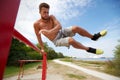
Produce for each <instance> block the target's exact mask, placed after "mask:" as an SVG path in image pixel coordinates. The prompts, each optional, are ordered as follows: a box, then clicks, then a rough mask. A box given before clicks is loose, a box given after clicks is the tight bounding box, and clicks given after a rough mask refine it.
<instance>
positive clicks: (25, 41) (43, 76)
mask: <svg viewBox="0 0 120 80" xmlns="http://www.w3.org/2000/svg"><path fill="white" fill-rule="evenodd" d="M13 36H14V37H15V38H17V39H18V40H21V41H22V42H23V43H25V44H27V45H29V46H30V47H32V48H33V49H34V50H36V51H38V52H41V51H40V49H39V48H38V47H37V46H35V45H34V44H32V43H31V42H30V41H29V40H28V39H26V38H25V37H24V36H23V35H21V34H20V33H19V32H18V31H17V30H15V29H14V33H13ZM41 53H42V55H43V61H42V80H46V71H47V70H46V68H47V58H46V57H47V56H46V55H47V53H46V52H44V53H43V52H41Z"/></svg>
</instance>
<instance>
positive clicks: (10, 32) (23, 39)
mask: <svg viewBox="0 0 120 80" xmlns="http://www.w3.org/2000/svg"><path fill="white" fill-rule="evenodd" d="M28 1H29V0H28ZM31 1H32V0H31ZM46 1H47V0H46ZM83 1H86V0H83ZM89 1H90V0H88V1H86V2H89ZM23 2H24V0H12V1H10V0H1V1H0V36H1V38H0V45H1V46H0V80H120V70H119V69H120V61H119V60H120V44H119V42H120V41H119V38H118V37H117V38H116V39H117V40H118V41H117V42H116V43H117V45H115V46H114V53H113V54H114V57H113V55H112V58H111V59H110V60H109V59H107V58H105V57H101V56H100V57H99V58H100V59H102V58H104V59H106V60H105V61H91V60H89V61H86V60H81V59H82V58H77V57H78V56H80V55H81V54H80V55H79V54H78V55H77V56H75V57H74V56H73V57H71V56H72V53H74V54H77V50H75V49H73V48H70V49H72V51H70V52H71V54H70V52H69V54H68V53H67V52H65V51H67V48H65V47H63V48H64V49H63V48H52V47H51V46H50V44H49V43H48V42H45V43H44V47H45V51H41V46H40V45H39V44H38V43H37V44H35V43H34V41H36V39H35V37H32V36H31V37H29V36H26V35H28V34H30V35H33V34H31V33H30V32H28V33H27V28H25V29H22V28H20V27H19V26H23V25H21V24H19V26H18V24H17V19H18V14H19V10H20V6H21V3H23ZM48 2H49V0H48ZM49 3H51V2H49ZM84 5H85V4H84ZM26 6H27V9H29V10H30V8H31V7H30V6H29V5H28V4H26ZM22 7H23V6H22ZM31 11H32V10H31ZM23 13H24V12H23ZM24 14H25V13H24ZM33 14H34V13H33ZM28 16H30V15H28ZM32 19H34V18H32ZM25 21H26V19H25V18H24V19H23V21H22V23H24V22H25ZM119 21H120V20H119ZM119 21H118V22H116V23H115V25H116V24H117V23H119ZM31 24H33V23H31ZM16 26H18V27H19V28H17V27H16ZM118 26H119V25H118ZM118 26H117V27H116V28H115V29H117V30H115V31H118V30H119V29H118ZM107 28H112V27H107ZM19 29H22V30H23V31H19ZM28 30H29V29H28ZM31 30H32V31H34V30H33V29H31ZM110 30H111V29H110ZM24 32H26V35H25V34H23V33H24ZM109 32H110V31H109ZM118 32H119V31H118ZM118 32H117V33H118ZM112 33H113V32H112ZM34 34H35V33H34ZM34 36H35V35H34ZM108 36H109V34H108ZM112 41H113V40H112ZM108 42H109V40H108ZM93 46H95V45H93ZM104 46H106V45H102V46H100V47H104ZM54 47H55V46H54ZM105 49H106V47H105ZM112 49H113V48H112ZM107 50H108V49H107ZM60 51H61V52H60ZM105 52H106V51H105ZM81 53H85V54H86V52H84V51H83V52H81ZM69 55H71V56H69ZM103 55H104V54H103ZM108 55H109V54H107V56H108ZM84 56H86V55H84ZM90 56H94V57H95V58H96V55H95V54H93V55H90ZM90 58H91V57H90ZM95 58H94V59H95ZM92 59H93V58H92ZM97 59H98V56H97Z"/></svg>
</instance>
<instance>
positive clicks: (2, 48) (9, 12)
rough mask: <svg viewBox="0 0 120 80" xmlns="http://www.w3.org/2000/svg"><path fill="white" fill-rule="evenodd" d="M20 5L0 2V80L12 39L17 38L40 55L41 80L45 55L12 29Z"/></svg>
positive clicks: (13, 1)
mask: <svg viewBox="0 0 120 80" xmlns="http://www.w3.org/2000/svg"><path fill="white" fill-rule="evenodd" d="M19 5H20V0H12V1H10V0H1V1H0V80H2V79H3V74H4V70H5V67H6V63H7V59H8V55H9V50H10V46H11V40H12V37H15V38H17V39H18V40H20V41H22V42H23V43H25V44H27V45H29V46H30V47H31V48H33V49H34V50H36V51H37V52H39V53H42V55H43V60H42V80H45V79H46V66H47V59H46V53H45V52H41V51H40V49H39V48H38V47H37V46H35V45H34V44H32V43H31V42H30V41H29V40H27V39H26V38H25V37H24V36H23V35H21V34H20V33H19V32H18V31H17V30H15V29H14V25H15V20H16V16H17V12H18V8H19Z"/></svg>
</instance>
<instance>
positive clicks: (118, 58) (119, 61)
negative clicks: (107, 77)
mask: <svg viewBox="0 0 120 80" xmlns="http://www.w3.org/2000/svg"><path fill="white" fill-rule="evenodd" d="M118 42H119V44H118V45H117V46H116V49H115V51H114V53H115V55H114V64H115V71H116V73H117V74H116V75H118V76H120V40H119V41H118Z"/></svg>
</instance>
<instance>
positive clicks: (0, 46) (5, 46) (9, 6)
mask: <svg viewBox="0 0 120 80" xmlns="http://www.w3.org/2000/svg"><path fill="white" fill-rule="evenodd" d="M19 4H20V0H12V1H11V0H0V80H2V78H3V74H4V69H5V67H6V62H7V58H8V55H9V50H10V45H11V40H12V32H13V29H14V24H15V20H16V16H17V12H18V8H19Z"/></svg>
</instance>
